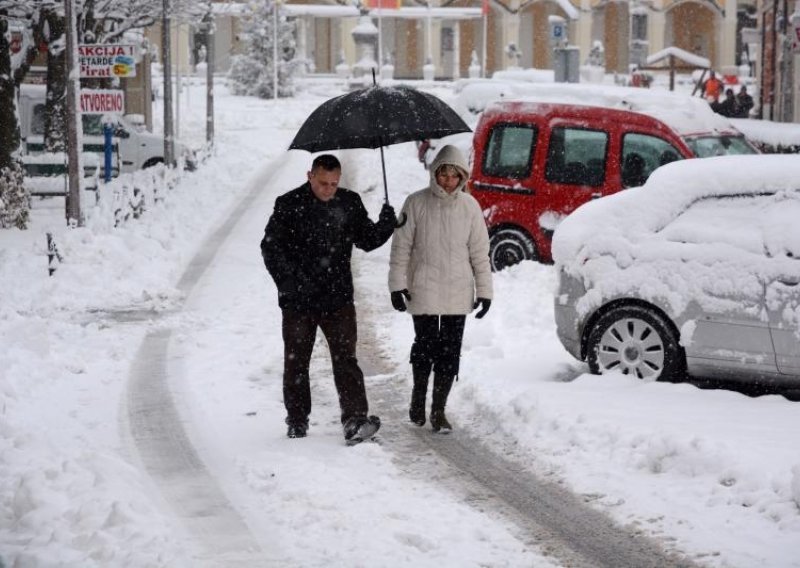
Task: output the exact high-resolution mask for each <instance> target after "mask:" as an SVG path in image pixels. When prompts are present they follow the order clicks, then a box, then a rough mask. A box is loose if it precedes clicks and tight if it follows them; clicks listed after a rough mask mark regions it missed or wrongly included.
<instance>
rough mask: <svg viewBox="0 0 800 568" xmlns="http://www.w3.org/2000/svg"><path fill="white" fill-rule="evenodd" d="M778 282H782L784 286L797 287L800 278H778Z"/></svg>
mask: <svg viewBox="0 0 800 568" xmlns="http://www.w3.org/2000/svg"><path fill="white" fill-rule="evenodd" d="M778 282H780V283H781V284H783V285H784V286H797V285H798V284H800V278H787V277H781V278H778Z"/></svg>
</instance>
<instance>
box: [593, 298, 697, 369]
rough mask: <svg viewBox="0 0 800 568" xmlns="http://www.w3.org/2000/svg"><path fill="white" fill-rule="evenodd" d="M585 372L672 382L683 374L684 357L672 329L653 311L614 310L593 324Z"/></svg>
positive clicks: (647, 309) (642, 309)
mask: <svg viewBox="0 0 800 568" xmlns="http://www.w3.org/2000/svg"><path fill="white" fill-rule="evenodd" d="M587 353H588V357H587V359H588V363H589V369H590V370H591V371H592V373H595V374H598V375H599V374H603V373H608V372H610V371H619V372H621V373H622V374H623V375H632V376H634V377H636V378H639V379H646V380H651V381H655V380H661V381H674V380H678V379H681V378H683V377H684V376H685V374H686V355H685V354H684V352H683V348H681V346H680V344H679V343H678V338H677V335H676V333H675V331H674V330H673V328H672V326H671V325H669V323H668V322H667V321H666V320H665V319H664V318H663V317H662V316H661V314H660V313H658V312H656V311H655V310H652V309H649V308H646V307H643V306H618V307H616V308H612V309H611V310H609V311H608V312H606V313H605V314H603V315H602V316H600V318H599V319H598V320H597V323H596V324H595V325H594V327H593V328H592V331H591V332H590V333H589V340H588V345H587Z"/></svg>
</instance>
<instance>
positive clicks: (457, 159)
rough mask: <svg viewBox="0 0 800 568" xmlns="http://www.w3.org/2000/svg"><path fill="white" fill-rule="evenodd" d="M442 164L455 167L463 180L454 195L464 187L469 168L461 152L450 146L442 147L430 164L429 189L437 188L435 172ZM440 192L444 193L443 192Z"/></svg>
mask: <svg viewBox="0 0 800 568" xmlns="http://www.w3.org/2000/svg"><path fill="white" fill-rule="evenodd" d="M443 164H447V165H450V166H455V167H456V168H457V169H458V171H459V172H460V173H461V177H462V178H463V179H462V180H461V183H460V184H459V186H458V189H457V190H456V191H455V192H454V193H457V192H459V191H461V190H462V189H464V185H465V184H466V183H467V178H468V177H469V166H468V165H467V160H466V158H464V154H462V153H461V150H459V149H458V148H456V147H455V146H453V145H452V144H448V145H446V146H443V147H442V149H441V150H439V153H438V154H436V157H435V158H434V159H433V162H431V165H430V173H431V188H439V184H437V183H436V170H437V169H439V166H441V165H443ZM439 189H441V188H439ZM442 191H443V192H444V190H442Z"/></svg>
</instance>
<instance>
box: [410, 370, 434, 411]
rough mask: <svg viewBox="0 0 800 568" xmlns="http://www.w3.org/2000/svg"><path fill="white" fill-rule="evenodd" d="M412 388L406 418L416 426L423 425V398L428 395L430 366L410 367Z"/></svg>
mask: <svg viewBox="0 0 800 568" xmlns="http://www.w3.org/2000/svg"><path fill="white" fill-rule="evenodd" d="M411 369H412V372H413V375H414V386H413V388H412V389H411V406H409V408H408V417H409V419H410V420H411V422H413V423H414V424H416V425H417V426H424V425H425V397H426V396H427V394H428V377H430V374H431V366H430V365H426V366H422V365H412V367H411Z"/></svg>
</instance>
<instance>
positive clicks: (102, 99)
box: [81, 89, 125, 114]
mask: <svg viewBox="0 0 800 568" xmlns="http://www.w3.org/2000/svg"><path fill="white" fill-rule="evenodd" d="M81 112H82V113H84V114H125V93H124V92H123V91H121V90H118V89H81Z"/></svg>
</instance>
